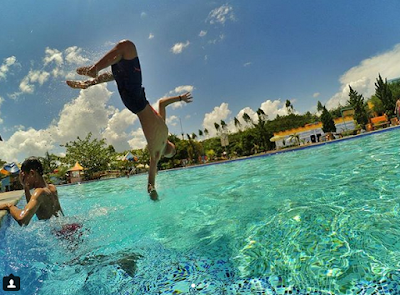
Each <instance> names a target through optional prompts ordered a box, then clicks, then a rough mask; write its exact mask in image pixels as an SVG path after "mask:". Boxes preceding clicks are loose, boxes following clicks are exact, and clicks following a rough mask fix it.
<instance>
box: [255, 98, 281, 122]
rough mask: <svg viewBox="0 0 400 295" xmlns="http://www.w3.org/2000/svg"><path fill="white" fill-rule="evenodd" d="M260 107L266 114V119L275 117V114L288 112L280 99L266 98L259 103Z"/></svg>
mask: <svg viewBox="0 0 400 295" xmlns="http://www.w3.org/2000/svg"><path fill="white" fill-rule="evenodd" d="M260 109H262V110H263V111H264V113H265V114H266V115H267V116H268V120H273V119H275V118H276V116H277V115H279V116H286V115H287V114H288V111H287V109H286V106H285V104H284V103H283V102H281V101H280V100H274V101H271V100H269V99H268V100H266V101H264V102H263V103H262V104H261V106H260Z"/></svg>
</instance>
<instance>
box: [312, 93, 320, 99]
mask: <svg viewBox="0 0 400 295" xmlns="http://www.w3.org/2000/svg"><path fill="white" fill-rule="evenodd" d="M320 95H321V93H319V92H315V93H314V94H313V97H314V98H317V97H318V96H320Z"/></svg>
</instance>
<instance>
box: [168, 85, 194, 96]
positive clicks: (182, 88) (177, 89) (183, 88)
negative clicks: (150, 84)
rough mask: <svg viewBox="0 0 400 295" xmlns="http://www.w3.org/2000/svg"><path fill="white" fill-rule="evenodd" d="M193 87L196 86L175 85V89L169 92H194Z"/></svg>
mask: <svg viewBox="0 0 400 295" xmlns="http://www.w3.org/2000/svg"><path fill="white" fill-rule="evenodd" d="M193 89H194V87H193V86H192V85H182V86H178V87H175V89H174V90H172V91H170V92H169V93H176V94H180V93H184V92H192V91H193Z"/></svg>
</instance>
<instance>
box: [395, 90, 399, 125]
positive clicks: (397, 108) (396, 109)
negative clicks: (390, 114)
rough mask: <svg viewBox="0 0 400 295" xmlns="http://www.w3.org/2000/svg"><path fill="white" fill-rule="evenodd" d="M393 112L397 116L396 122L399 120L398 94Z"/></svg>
mask: <svg viewBox="0 0 400 295" xmlns="http://www.w3.org/2000/svg"><path fill="white" fill-rule="evenodd" d="M394 113H395V114H396V116H397V124H398V123H399V121H400V96H399V98H397V101H396V107H395V108H394Z"/></svg>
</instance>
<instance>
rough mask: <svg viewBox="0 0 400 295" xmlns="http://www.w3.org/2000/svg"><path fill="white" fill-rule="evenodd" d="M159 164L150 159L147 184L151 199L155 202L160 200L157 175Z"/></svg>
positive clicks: (155, 160)
mask: <svg viewBox="0 0 400 295" xmlns="http://www.w3.org/2000/svg"><path fill="white" fill-rule="evenodd" d="M157 163H158V160H157V159H155V158H153V157H150V168H149V179H148V183H147V192H148V193H149V195H150V198H151V199H152V200H153V201H155V200H158V194H157V191H156V174H157Z"/></svg>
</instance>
